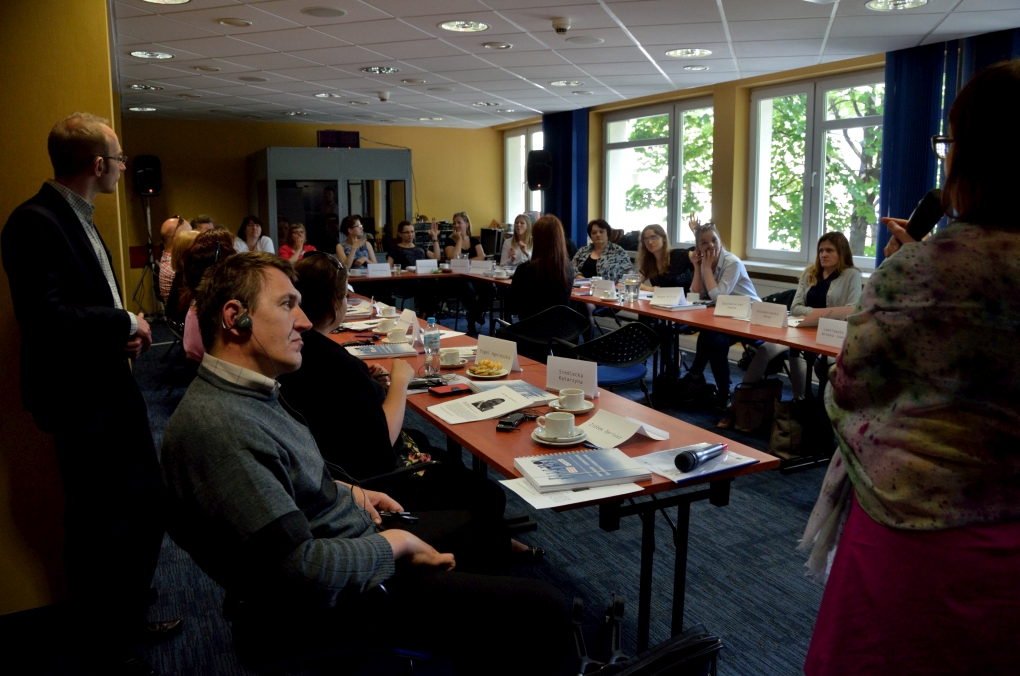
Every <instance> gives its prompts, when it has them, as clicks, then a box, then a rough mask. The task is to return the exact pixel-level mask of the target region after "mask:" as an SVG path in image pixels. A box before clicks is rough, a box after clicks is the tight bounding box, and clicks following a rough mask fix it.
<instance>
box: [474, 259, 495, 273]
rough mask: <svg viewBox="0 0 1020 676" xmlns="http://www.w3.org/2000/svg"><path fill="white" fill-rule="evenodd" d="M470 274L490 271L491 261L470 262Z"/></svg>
mask: <svg viewBox="0 0 1020 676" xmlns="http://www.w3.org/2000/svg"><path fill="white" fill-rule="evenodd" d="M470 263H471V272H488V271H489V270H492V266H493V261H470Z"/></svg>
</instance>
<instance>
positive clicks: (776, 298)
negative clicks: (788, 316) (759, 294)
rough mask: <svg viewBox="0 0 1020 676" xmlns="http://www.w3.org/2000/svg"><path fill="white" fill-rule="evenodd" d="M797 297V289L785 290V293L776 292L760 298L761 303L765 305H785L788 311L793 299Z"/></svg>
mask: <svg viewBox="0 0 1020 676" xmlns="http://www.w3.org/2000/svg"><path fill="white" fill-rule="evenodd" d="M796 295H797V289H787V290H786V291H777V292H775V293H772V294H769V295H768V296H765V297H764V298H762V302H765V303H778V304H780V305H785V306H786V309H787V310H789V309H790V307H791V306H792V305H793V297H794V296H796Z"/></svg>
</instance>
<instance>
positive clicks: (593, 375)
mask: <svg viewBox="0 0 1020 676" xmlns="http://www.w3.org/2000/svg"><path fill="white" fill-rule="evenodd" d="M598 369H599V365H598V364H597V363H595V362H593V361H582V360H580V359H567V358H566V357H549V360H548V362H547V363H546V365H545V389H547V390H552V391H554V392H559V391H560V390H562V389H563V388H565V387H578V388H580V389H582V390H584V394H585V396H586V397H591V398H592V399H594V398H595V397H597V396H599V375H598V373H599V371H598Z"/></svg>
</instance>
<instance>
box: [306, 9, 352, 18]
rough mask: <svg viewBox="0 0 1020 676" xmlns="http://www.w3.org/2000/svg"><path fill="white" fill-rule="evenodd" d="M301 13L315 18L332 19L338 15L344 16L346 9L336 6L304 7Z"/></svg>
mask: <svg viewBox="0 0 1020 676" xmlns="http://www.w3.org/2000/svg"><path fill="white" fill-rule="evenodd" d="M301 13H302V14H307V15H308V16H314V17H315V18H317V19H334V18H336V17H338V16H345V15H346V14H347V10H343V9H337V8H336V7H305V8H304V9H303V10H301Z"/></svg>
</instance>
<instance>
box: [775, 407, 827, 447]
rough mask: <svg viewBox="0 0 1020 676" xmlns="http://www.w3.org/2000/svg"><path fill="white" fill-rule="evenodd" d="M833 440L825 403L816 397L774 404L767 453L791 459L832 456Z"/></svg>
mask: <svg viewBox="0 0 1020 676" xmlns="http://www.w3.org/2000/svg"><path fill="white" fill-rule="evenodd" d="M834 443H835V439H834V437H833V436H832V423H831V422H830V421H829V414H828V413H826V412H825V404H824V403H822V400H821V399H818V398H817V397H815V398H811V399H796V400H793V401H777V402H776V404H775V415H774V416H773V419H772V438H771V439H770V440H769V453H771V454H772V455H775V456H778V457H780V458H785V459H791V458H800V457H804V456H811V455H822V454H825V453H832V451H833V448H834Z"/></svg>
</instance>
